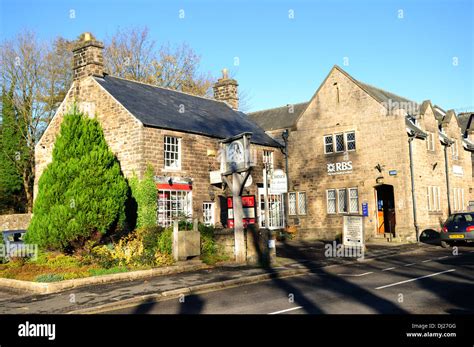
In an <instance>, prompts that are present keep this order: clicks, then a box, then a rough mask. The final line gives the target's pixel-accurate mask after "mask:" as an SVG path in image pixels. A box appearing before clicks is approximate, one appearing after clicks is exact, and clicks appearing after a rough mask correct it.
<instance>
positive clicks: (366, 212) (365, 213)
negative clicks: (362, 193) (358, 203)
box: [362, 202, 369, 217]
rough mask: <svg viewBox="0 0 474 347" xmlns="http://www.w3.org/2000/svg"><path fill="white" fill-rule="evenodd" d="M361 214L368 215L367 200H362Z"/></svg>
mask: <svg viewBox="0 0 474 347" xmlns="http://www.w3.org/2000/svg"><path fill="white" fill-rule="evenodd" d="M362 215H363V216H364V217H368V216H369V204H368V203H367V202H363V203H362Z"/></svg>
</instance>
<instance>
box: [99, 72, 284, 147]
mask: <svg viewBox="0 0 474 347" xmlns="http://www.w3.org/2000/svg"><path fill="white" fill-rule="evenodd" d="M94 78H95V80H96V81H97V83H99V84H100V85H101V86H102V87H103V88H104V89H105V90H106V91H107V92H108V93H110V94H111V95H112V96H113V97H114V98H115V99H116V100H117V101H118V102H119V103H120V104H122V106H124V107H125V108H126V109H127V110H128V111H129V112H130V113H131V114H133V115H134V116H135V117H136V118H137V119H139V120H140V121H141V122H142V123H143V124H144V125H145V126H149V127H156V128H163V129H169V130H175V131H181V132H187V133H193V134H200V135H205V136H210V137H215V138H220V139H224V138H227V137H231V136H235V135H238V134H240V133H243V132H251V133H252V138H251V142H252V143H255V144H259V145H264V146H271V147H280V144H279V143H277V142H276V141H275V140H273V139H272V138H271V137H270V136H268V135H267V134H265V131H264V130H263V129H262V128H260V127H258V126H257V125H256V124H255V123H253V122H251V121H250V120H249V119H248V118H247V116H246V115H245V114H244V113H242V112H239V111H235V110H233V109H232V108H231V107H229V106H228V105H227V104H226V103H225V102H222V101H217V100H213V99H208V98H204V97H199V96H194V95H191V94H187V93H182V92H178V91H175V90H170V89H166V88H161V87H156V86H152V85H149V84H144V83H139V82H134V81H130V80H126V79H122V78H117V77H112V76H108V75H106V76H105V77H103V78H101V77H94ZM180 109H182V110H184V112H183V113H181V112H180Z"/></svg>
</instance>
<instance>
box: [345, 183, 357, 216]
mask: <svg viewBox="0 0 474 347" xmlns="http://www.w3.org/2000/svg"><path fill="white" fill-rule="evenodd" d="M347 191H348V192H347V195H346V200H347V202H348V206H347V209H348V210H349V213H359V189H358V188H357V187H352V188H348V189H347ZM353 191H355V192H356V196H355V198H353V197H351V192H353ZM352 199H355V200H357V204H356V206H357V209H356V210H354V211H353V210H351V200H352Z"/></svg>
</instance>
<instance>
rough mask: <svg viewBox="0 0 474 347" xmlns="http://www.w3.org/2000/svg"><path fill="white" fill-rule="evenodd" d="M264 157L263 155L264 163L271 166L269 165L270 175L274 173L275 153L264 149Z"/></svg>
mask: <svg viewBox="0 0 474 347" xmlns="http://www.w3.org/2000/svg"><path fill="white" fill-rule="evenodd" d="M262 155H263V157H262V158H263V159H262V160H263V162H264V163H269V164H270V165H269V170H268V171H269V173H270V174H271V173H273V163H274V161H273V151H270V150H267V149H264V150H263V154H262Z"/></svg>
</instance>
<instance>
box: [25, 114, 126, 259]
mask: <svg viewBox="0 0 474 347" xmlns="http://www.w3.org/2000/svg"><path fill="white" fill-rule="evenodd" d="M38 187H39V190H38V196H37V198H36V201H35V205H34V208H33V218H32V220H31V223H30V226H29V228H28V233H27V234H26V237H25V238H26V242H28V243H36V244H38V245H39V246H40V247H41V248H45V249H50V250H61V251H64V250H66V249H71V248H72V249H75V248H76V249H77V248H81V247H82V246H83V245H84V243H85V241H86V240H88V239H90V238H91V237H93V236H96V235H97V234H99V235H103V234H105V233H106V232H108V231H109V230H111V229H112V228H113V226H114V225H116V223H118V222H124V221H125V201H126V198H127V192H128V186H127V183H126V181H125V178H124V177H123V175H122V173H121V171H120V165H119V163H118V161H117V159H116V158H115V156H114V154H113V153H112V151H111V150H110V149H109V147H108V146H107V143H106V141H105V138H104V134H103V131H102V128H101V126H100V124H99V122H98V121H97V119H91V118H88V117H85V116H84V115H83V114H82V113H80V112H78V110H77V108H76V107H73V109H72V110H71V111H70V112H69V113H68V114H66V115H65V116H64V120H63V122H62V124H61V130H60V133H59V136H58V138H57V140H56V142H55V145H54V149H53V158H52V162H51V163H50V164H49V165H48V166H47V168H46V169H45V171H44V172H43V174H42V175H41V177H40V179H39V186H38Z"/></svg>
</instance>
